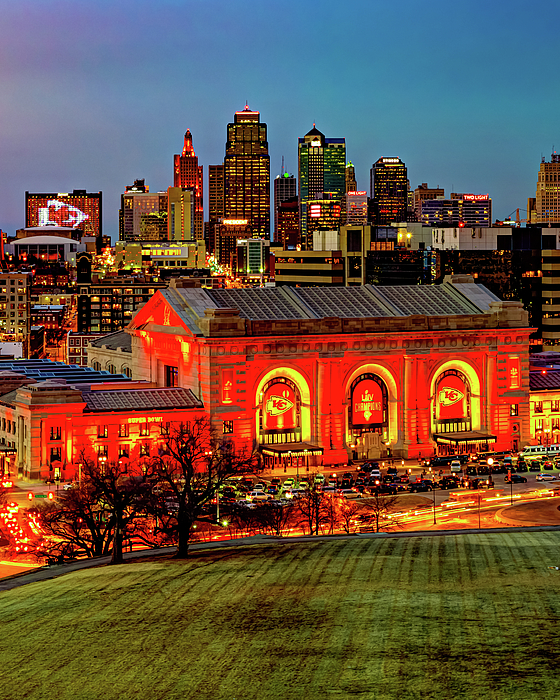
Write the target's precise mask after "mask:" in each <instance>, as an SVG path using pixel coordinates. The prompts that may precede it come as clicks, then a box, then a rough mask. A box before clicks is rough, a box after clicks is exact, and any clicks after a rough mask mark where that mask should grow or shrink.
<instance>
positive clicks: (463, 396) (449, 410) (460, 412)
mask: <svg viewBox="0 0 560 700" xmlns="http://www.w3.org/2000/svg"><path fill="white" fill-rule="evenodd" d="M467 394H468V387H467V385H466V381H465V378H464V377H463V375H462V374H460V373H459V372H454V371H452V372H445V373H444V375H443V376H442V378H441V379H440V380H439V382H438V385H437V394H436V410H437V416H438V418H439V420H463V419H464V418H467V416H468V410H467Z"/></svg>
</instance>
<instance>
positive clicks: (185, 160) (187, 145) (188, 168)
mask: <svg viewBox="0 0 560 700" xmlns="http://www.w3.org/2000/svg"><path fill="white" fill-rule="evenodd" d="M202 171H203V168H202V165H199V164H198V156H197V155H196V154H195V152H194V148H193V142H192V134H191V132H190V129H187V133H186V134H185V142H184V145H183V152H182V154H181V155H176V156H174V169H173V187H181V188H182V189H189V190H191V191H192V192H193V195H194V222H193V223H194V237H195V239H197V240H201V239H202V238H203V237H204V210H203V196H202V195H203V189H202V180H203V177H202V176H203V172H202Z"/></svg>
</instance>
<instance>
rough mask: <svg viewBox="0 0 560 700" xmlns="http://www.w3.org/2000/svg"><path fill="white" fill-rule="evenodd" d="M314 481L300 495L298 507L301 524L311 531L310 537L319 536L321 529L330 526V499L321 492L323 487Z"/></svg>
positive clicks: (297, 502)
mask: <svg viewBox="0 0 560 700" xmlns="http://www.w3.org/2000/svg"><path fill="white" fill-rule="evenodd" d="M311 478H312V481H311V483H310V485H309V486H308V488H306V489H305V490H304V492H303V493H302V494H300V495H299V497H298V499H297V501H296V506H297V509H298V511H299V513H300V516H301V517H300V523H301V524H302V525H303V526H304V528H305V527H307V529H309V534H310V535H313V534H315V535H318V534H319V529H323V528H324V527H325V526H326V525H328V524H329V520H330V518H329V513H330V510H331V509H330V503H329V499H330V497H329V496H327V495H325V494H324V493H323V492H322V490H321V485H320V484H318V483H316V482H315V480H314V479H313V477H311Z"/></svg>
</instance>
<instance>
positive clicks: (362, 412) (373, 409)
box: [349, 374, 387, 428]
mask: <svg viewBox="0 0 560 700" xmlns="http://www.w3.org/2000/svg"><path fill="white" fill-rule="evenodd" d="M349 414H350V416H349V418H350V425H351V426H352V428H374V427H379V426H382V425H386V423H387V389H386V387H385V384H384V383H383V381H382V380H381V379H380V378H379V377H378V376H377V375H375V374H364V375H362V376H361V377H358V378H357V379H356V380H355V381H354V382H353V383H352V386H351V388H350V411H349Z"/></svg>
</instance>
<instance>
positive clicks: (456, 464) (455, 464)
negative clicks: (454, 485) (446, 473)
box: [450, 459, 462, 472]
mask: <svg viewBox="0 0 560 700" xmlns="http://www.w3.org/2000/svg"><path fill="white" fill-rule="evenodd" d="M450 470H451V471H452V472H460V471H461V470H462V467H461V462H460V461H459V460H458V459H453V460H452V461H451V465H450Z"/></svg>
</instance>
